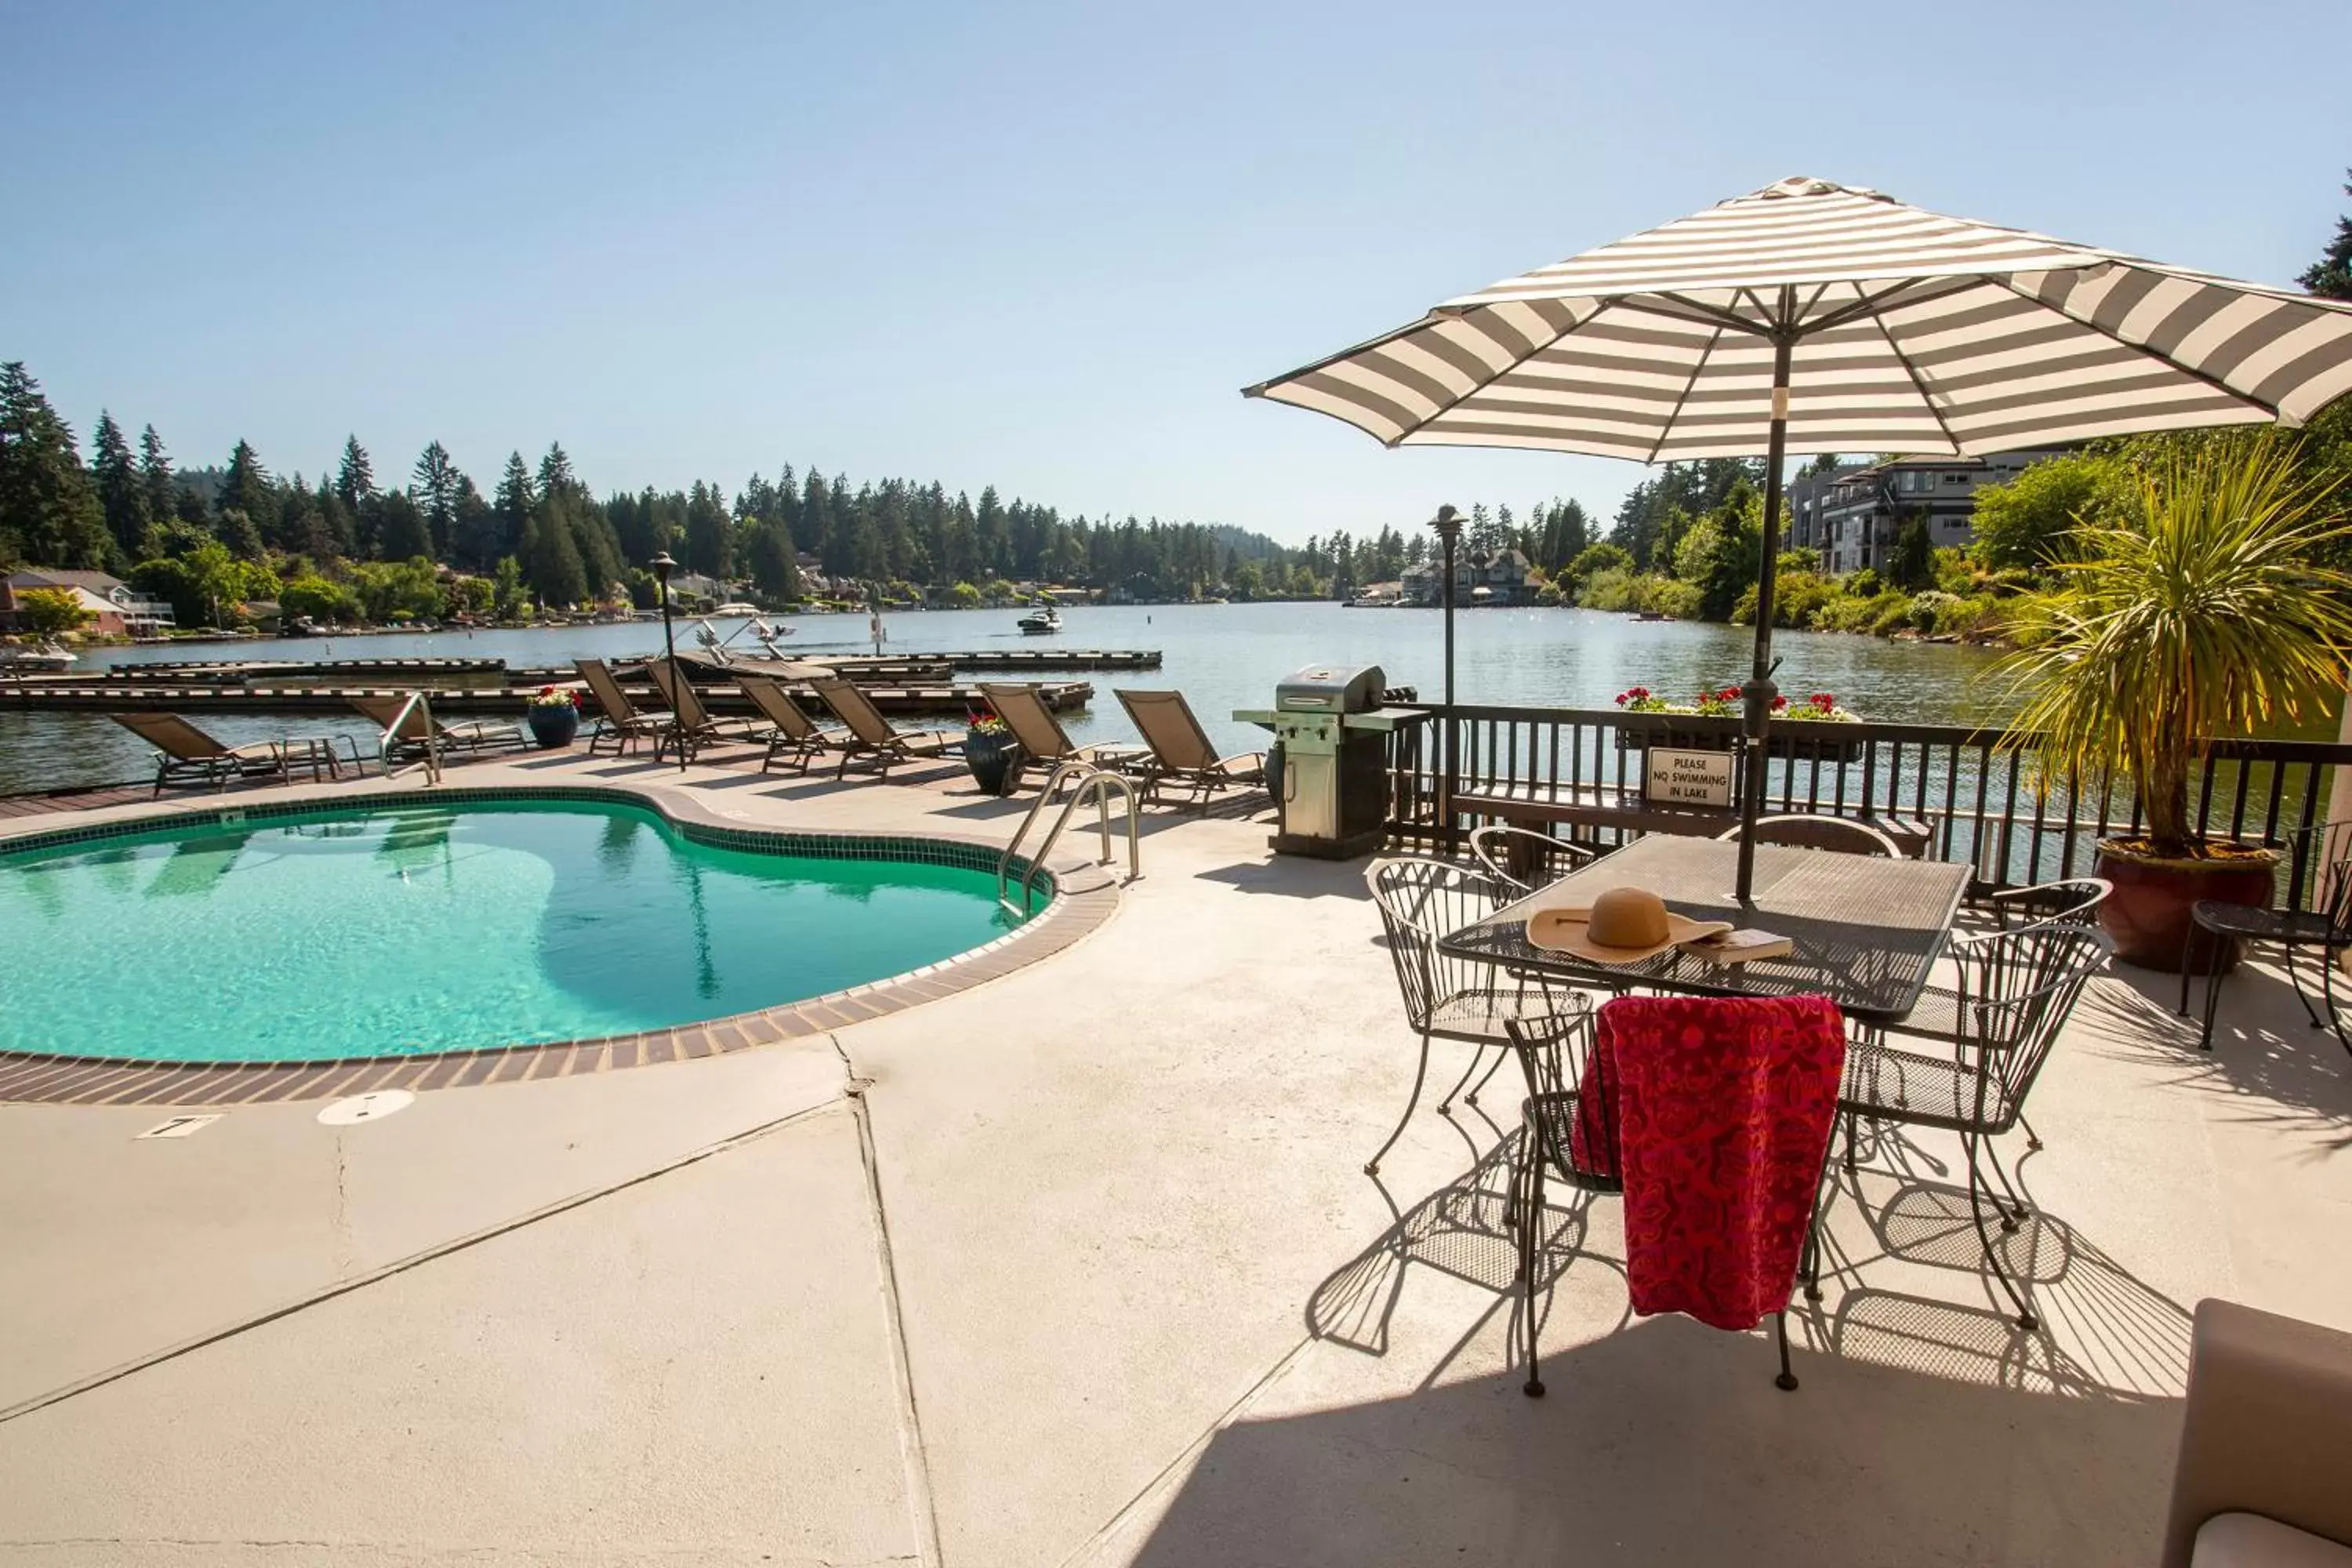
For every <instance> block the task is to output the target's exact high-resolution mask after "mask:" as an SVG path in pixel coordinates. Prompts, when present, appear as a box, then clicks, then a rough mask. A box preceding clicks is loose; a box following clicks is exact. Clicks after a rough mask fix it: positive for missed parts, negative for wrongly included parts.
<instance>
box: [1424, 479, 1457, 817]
mask: <svg viewBox="0 0 2352 1568" xmlns="http://www.w3.org/2000/svg"><path fill="white" fill-rule="evenodd" d="M1429 526H1430V527H1432V528H1433V529H1435V530H1436V531H1437V543H1438V553H1439V554H1440V556H1441V557H1442V558H1443V560H1444V572H1445V580H1444V588H1443V589H1441V590H1440V592H1441V593H1443V595H1444V600H1443V603H1444V606H1445V717H1444V720H1443V721H1441V726H1442V727H1441V728H1440V729H1439V731H1438V774H1437V820H1438V821H1439V822H1440V823H1441V824H1443V825H1444V835H1445V847H1446V849H1447V850H1448V851H1451V850H1452V849H1453V847H1454V549H1455V547H1456V546H1458V545H1459V544H1460V543H1461V542H1462V514H1461V513H1460V512H1458V511H1455V510H1454V509H1453V508H1452V507H1451V506H1441V507H1439V508H1438V509H1437V515H1436V516H1435V517H1433V518H1431V519H1430V520H1429Z"/></svg>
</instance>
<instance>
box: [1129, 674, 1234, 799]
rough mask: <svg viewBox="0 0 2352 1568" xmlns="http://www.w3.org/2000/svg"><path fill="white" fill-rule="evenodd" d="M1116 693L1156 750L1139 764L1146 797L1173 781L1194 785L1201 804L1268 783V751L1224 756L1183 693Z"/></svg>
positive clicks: (1194, 797) (1193, 794) (1145, 740)
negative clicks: (1221, 793) (1223, 793)
mask: <svg viewBox="0 0 2352 1568" xmlns="http://www.w3.org/2000/svg"><path fill="white" fill-rule="evenodd" d="M1116 695H1117V696H1118V703H1119V706H1120V707H1122V708H1124V709H1126V710H1127V716H1128V717H1129V719H1132V720H1133V721H1135V728H1136V730H1137V731H1138V732H1139V733H1140V734H1141V735H1142V736H1143V743H1144V744H1145V745H1147V746H1149V747H1150V748H1151V754H1150V756H1148V757H1146V758H1144V759H1143V760H1142V761H1141V762H1139V763H1137V764H1136V765H1135V771H1136V772H1137V773H1139V774H1140V776H1141V777H1142V779H1143V789H1144V796H1145V798H1146V799H1150V798H1151V797H1152V796H1154V795H1158V794H1159V793H1160V787H1161V786H1162V785H1163V784H1169V783H1171V782H1174V783H1177V784H1183V785H1185V786H1186V787H1187V788H1189V789H1190V790H1191V791H1192V801H1193V804H1194V805H1206V804H1207V803H1208V800H1209V797H1210V796H1212V795H1215V794H1216V793H1217V792H1218V791H1219V790H1222V789H1238V788H1244V787H1246V786H1248V785H1251V784H1265V752H1247V753H1245V754H1244V755H1241V756H1236V757H1221V756H1219V755H1218V754H1217V748H1216V747H1215V745H1213V743H1212V742H1210V740H1209V733H1208V731H1205V730H1203V729H1202V728H1201V721H1200V720H1199V719H1197V718H1195V717H1193V714H1192V704H1191V703H1189V702H1187V701H1185V700H1184V694H1183V693H1182V692H1181V691H1120V692H1118V693H1116Z"/></svg>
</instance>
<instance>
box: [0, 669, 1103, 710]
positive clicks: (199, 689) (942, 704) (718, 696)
mask: <svg viewBox="0 0 2352 1568" xmlns="http://www.w3.org/2000/svg"><path fill="white" fill-rule="evenodd" d="M751 673H757V671H756V669H754V670H751ZM561 679H562V680H563V681H564V682H566V683H576V681H575V678H574V677H572V675H571V674H570V672H568V671H567V672H565V673H564V674H563V675H562V677H561ZM541 684H544V683H541V682H533V683H531V684H530V685H527V686H507V685H499V686H489V687H482V686H476V687H460V686H437V685H428V686H427V687H426V689H429V690H430V692H431V694H432V698H433V710H434V712H435V713H436V715H438V716H440V717H442V718H450V719H454V718H482V717H486V716H488V717H520V715H521V713H522V710H523V709H524V707H525V706H526V705H527V704H528V703H529V701H530V697H531V695H532V694H533V693H534V692H536V691H537V690H538V689H539V688H540V686H541ZM858 684H859V687H860V689H863V690H864V691H865V693H866V696H867V697H869V698H870V699H872V700H873V702H874V706H875V707H877V708H878V709H880V710H882V711H883V712H885V713H894V714H906V715H910V716H921V717H926V718H957V719H960V718H961V717H963V716H964V715H965V714H966V713H969V712H971V711H972V710H976V709H979V708H982V707H984V706H986V703H987V699H986V698H985V697H984V696H982V692H981V689H980V688H979V686H978V685H977V684H972V683H959V682H939V683H923V684H911V683H910V684H897V685H879V684H876V685H868V684H866V682H864V681H860V682H859V683H858ZM420 685H426V683H424V682H419V681H415V680H411V681H405V682H380V683H379V682H368V683H361V682H338V683H335V684H331V685H328V684H318V683H289V684H282V685H281V684H267V685H265V684H257V683H254V682H252V681H250V680H247V681H244V682H218V681H189V682H186V683H184V684H172V683H168V682H163V681H149V680H104V679H100V680H92V679H69V680H58V679H26V680H7V681H0V708H14V709H17V710H33V711H39V712H54V713H145V712H173V713H333V714H349V713H350V712H352V706H351V700H352V698H353V697H383V696H405V695H406V694H407V693H409V692H411V691H414V690H416V689H418V687H419V686H420ZM784 688H785V689H786V690H788V691H790V692H792V694H793V696H794V697H795V698H796V699H798V700H800V701H801V702H802V703H803V704H804V705H814V707H815V708H817V709H819V710H822V709H823V707H824V704H823V703H822V702H821V701H819V700H818V699H817V696H816V694H815V692H814V690H813V689H811V688H810V687H809V686H808V685H807V683H805V682H803V681H786V682H784ZM628 689H629V695H630V696H631V697H632V698H633V699H638V700H642V701H643V703H644V705H645V706H646V707H648V708H653V709H658V708H659V707H660V706H661V703H660V701H659V700H658V699H657V698H656V695H655V693H654V690H653V688H652V687H651V686H650V685H649V684H637V683H630V685H629V688H628ZM695 690H696V692H697V694H698V696H700V697H701V699H702V701H703V705H704V706H705V707H707V708H709V709H710V710H712V711H713V712H715V713H719V714H724V715H734V714H743V715H749V714H750V713H751V700H750V699H748V698H746V697H745V696H744V695H743V694H742V692H741V691H740V690H739V689H737V688H736V687H735V686H734V685H733V684H732V683H729V684H725V685H704V684H701V683H699V682H698V683H697V685H696V687H695ZM1038 695H1039V696H1041V697H1043V698H1044V699H1045V703H1046V705H1047V706H1048V707H1050V708H1052V709H1054V710H1056V711H1066V710H1071V709H1076V708H1084V707H1086V706H1087V703H1089V702H1090V701H1092V700H1094V687H1093V686H1092V685H1091V684H1090V683H1088V682H1087V681H1083V680H1063V681H1053V682H1048V683H1045V684H1043V685H1041V686H1040V687H1039V688H1038ZM591 706H592V708H593V704H592V705H591Z"/></svg>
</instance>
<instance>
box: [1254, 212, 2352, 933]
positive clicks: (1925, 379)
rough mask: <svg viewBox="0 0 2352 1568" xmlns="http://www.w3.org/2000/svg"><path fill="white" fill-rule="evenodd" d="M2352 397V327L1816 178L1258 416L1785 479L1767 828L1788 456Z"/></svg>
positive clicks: (1461, 311) (1353, 364)
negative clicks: (1712, 463)
mask: <svg viewBox="0 0 2352 1568" xmlns="http://www.w3.org/2000/svg"><path fill="white" fill-rule="evenodd" d="M2347 391H2352V305H2347V304H2344V303H2340V302H2337V301H2334V300H2315V299H2312V298H2310V297H2309V296H2306V295H2303V294H2298V293H2295V292H2294V291H2292V290H2289V289H2275V288H2270V287H2267V286H2265V285H2263V284H2259V283H2242V282H2238V281H2236V280H2234V279H2227V278H2218V277H2215V276H2213V275H2211V274H2210V273H2204V272H2193V271H2190V270H2189V269H2187V268H2179V267H2168V266H2165V265H2162V264H2161V263H2158V262H2153V261H2147V260H2143V259H2141V258H2137V257H2134V256H2126V255H2124V254H2122V253H2121V252H2118V251H2112V250H2101V249H2097V248H2095V247H2091V246H2084V245H2075V244H2072V243H2070V242H2068V241H2065V240H2061V239H2053V238H2051V237H2048V236H2047V235H2040V234H2032V233H2029V232H2027V231H2025V230H2023V229H2014V228H2000V227H1997V226H1993V225H1990V224H1983V223H1978V222H1975V221H1972V220H1970V219H1967V218H1955V217H1945V216H1941V215H1939V214H1937V213H1931V212H1926V211H1923V210H1921V209H1920V208H1918V207H1912V206H1906V205H1903V204H1902V203H1900V202H1897V201H1895V200H1893V199H1891V198H1889V197H1887V196H1885V195H1880V194H1879V193H1877V192H1875V191H1869V190H1863V189H1859V188H1856V187H1853V186H1849V185H1838V184H1831V183H1829V182H1827V181H1825V180H1813V179H1804V178H1796V179H1788V180H1782V181H1780V183H1779V184H1773V185H1769V186H1767V187H1765V188H1764V189H1762V190H1760V191H1757V192H1754V193H1752V194H1750V195H1745V196H1741V197H1738V198H1737V199H1736V200H1733V201H1728V202H1725V203H1724V204H1722V205H1719V206H1716V207H1711V208H1709V209H1708V210H1706V212H1702V213H1697V214H1695V215H1693V216H1689V217H1686V218H1682V219H1679V220H1677V221H1676V222H1674V223H1670V224H1667V225H1665V226H1663V227H1659V228H1654V229H1651V230H1649V231H1647V232H1645V233H1643V234H1637V235H1634V236H1633V237H1631V238H1628V239H1621V240H1619V241H1617V242H1616V243H1615V244H1613V245H1604V246H1602V247H1600V248H1599V249H1597V250H1588V251H1586V252H1584V253H1583V254H1582V255H1580V256H1574V257H1570V258H1569V259H1568V260H1566V261H1562V262H1559V263H1557V264H1555V265H1553V266H1549V267H1541V268H1537V269H1536V270H1534V271H1532V272H1528V273H1524V274H1522V275H1521V276H1519V277H1517V278H1512V279H1507V280H1505V281H1503V282H1500V283H1497V284H1495V285H1494V286H1493V287H1491V288H1487V289H1480V290H1478V291H1477V292H1476V293H1475V294H1465V295H1463V296H1462V297H1461V298H1459V299H1455V300H1448V301H1446V302H1445V303H1444V304H1443V305H1440V306H1438V307H1437V308H1436V309H1435V310H1432V311H1430V312H1429V314H1427V315H1426V316H1423V318H1422V319H1421V320H1420V321H1415V322H1413V323H1412V324H1411V325H1409V326H1405V327H1401V328H1399V329H1398V330H1396V331H1392V332H1389V333H1386V334H1384V335H1382V336H1381V337H1378V338H1374V339H1373V340H1372V341H1370V342H1367V343H1364V344H1361V345H1360V346H1359V347H1356V348H1352V349H1349V350H1347V351H1346V352H1344V353H1339V354H1335V355H1333V356H1332V357H1330V358H1329V359H1326V360H1319V361H1318V362H1317V363H1313V364H1310V365H1307V366H1306V367H1304V368H1302V369H1299V370H1295V371H1292V372H1291V373H1290V374H1287V375H1283V376H1277V377H1276V378H1275V379H1274V380H1272V381H1268V382H1262V383H1260V384H1257V385H1255V386H1252V387H1249V388H1246V389H1245V395H1248V396H1251V397H1266V398H1272V399H1274V400H1275V401H1276V402H1280V403H1291V404H1296V405H1298V406H1299V407H1301V408H1311V409H1314V410H1316V411H1317V412H1318V413H1322V414H1328V415H1330V416H1333V417H1334V418H1338V419H1344V420H1346V421H1347V422H1348V423H1349V424H1350V425H1354V426H1358V427H1360V428H1361V429H1364V430H1367V431H1369V432H1370V433H1371V434H1372V435H1373V436H1375V437H1379V438H1380V439H1381V441H1382V442H1383V443H1385V444H1386V445H1388V446H1391V447H1398V446H1465V447H1538V448H1543V449H1547V450H1552V451H1561V452H1588V453H1593V454H1597V455H1599V456H1602V457H1611V458H1634V459H1636V460H1637V461H1640V462H1644V463H1656V462H1665V461H1670V460H1674V459H1679V458H1727V457H1755V456H1757V455H1759V454H1761V455H1763V457H1764V458H1766V461H1767V468H1766V479H1765V525H1764V559H1763V562H1762V563H1761V567H1760V572H1759V583H1758V587H1757V597H1758V610H1757V616H1756V655H1755V668H1754V672H1753V677H1752V679H1750V680H1749V681H1748V683H1747V685H1746V687H1745V689H1744V690H1745V694H1746V701H1747V708H1746V718H1747V723H1746V729H1747V732H1748V746H1749V749H1750V752H1751V757H1750V763H1751V765H1750V766H1749V767H1748V770H1747V774H1748V788H1747V790H1746V792H1745V793H1744V795H1743V799H1742V803H1741V805H1742V811H1743V813H1744V816H1745V819H1746V820H1748V821H1751V822H1752V821H1753V819H1754V816H1755V815H1756V813H1757V811H1758V810H1759V806H1760V804H1761V801H1762V796H1763V790H1764V768H1763V766H1762V765H1761V761H1760V753H1758V752H1757V751H1756V748H1757V745H1758V742H1760V741H1761V739H1762V737H1763V735H1764V732H1765V727H1766V722H1767V716H1768V715H1769V710H1770V704H1771V700H1772V699H1773V697H1774V696H1775V695H1777V692H1776V690H1775V689H1774V687H1773V685H1772V680H1771V674H1772V668H1773V664H1772V608H1771V607H1772V602H1773V586H1774V584H1773V578H1774V565H1775V558H1776V557H1777V556H1778V554H1779V542H1778V538H1777V531H1778V525H1779V514H1780V470H1781V468H1782V466H1783V464H1784V461H1785V459H1786V458H1787V457H1788V456H1789V454H1790V453H1797V452H1851V451H1893V452H1903V453H1906V454H1918V455H1949V456H1954V457H1963V456H1966V457H1974V456H1979V455H1982V454H1986V453H1990V452H2000V451H2015V450H2018V449H2020V448H2022V447H2038V446H2047V445H2051V444H2053V443H2058V442H2064V441H2072V440H2078V439H2081V438H2083V437H2090V436H2104V435H2121V434H2126V433H2129V432H2136V431H2147V430H2178V429H2188V428H2194V427H2199V426H2218V425H2250V424H2263V423H2271V422H2278V423H2284V424H2287V425H2299V424H2301V423H2302V422H2303V421H2304V420H2305V419H2306V418H2307V417H2309V416H2311V415H2312V414H2314V413H2316V412H2317V411H2318V410H2319V409H2320V408H2321V407H2323V406H2325V405H2326V404H2327V403H2328V402H2329V401H2331V400H2332V399H2334V398H2335V397H2336V396H2338V395H2341V394H2343V393H2345V392H2347ZM1749 837H1751V836H1749V835H1746V834H1743V835H1742V838H1741V842H1742V846H1743V847H1742V850H1741V854H1740V868H1739V887H1738V891H1739V896H1740V897H1741V898H1742V899H1743V900H1744V899H1745V898H1746V897H1747V896H1748V888H1749V881H1750V857H1749V851H1748V839H1749Z"/></svg>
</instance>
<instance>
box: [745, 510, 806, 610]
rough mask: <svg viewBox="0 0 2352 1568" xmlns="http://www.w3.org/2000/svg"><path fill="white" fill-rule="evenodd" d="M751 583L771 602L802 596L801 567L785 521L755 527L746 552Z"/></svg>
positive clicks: (772, 521)
mask: <svg viewBox="0 0 2352 1568" xmlns="http://www.w3.org/2000/svg"><path fill="white" fill-rule="evenodd" d="M746 553H747V554H748V555H749V557H750V560H749V562H748V564H749V565H750V567H751V581H752V582H753V583H755V584H758V585H759V589H760V592H761V593H762V594H764V595H767V596H768V597H769V598H771V599H797V598H799V597H800V595H801V574H800V568H799V567H798V566H797V565H796V564H794V563H793V535H792V531H791V530H790V529H788V528H786V527H785V526H784V522H783V520H782V518H773V519H771V520H770V521H766V522H762V523H759V524H756V525H754V527H753V528H752V530H751V539H750V542H749V547H748V549H747V551H746Z"/></svg>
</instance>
